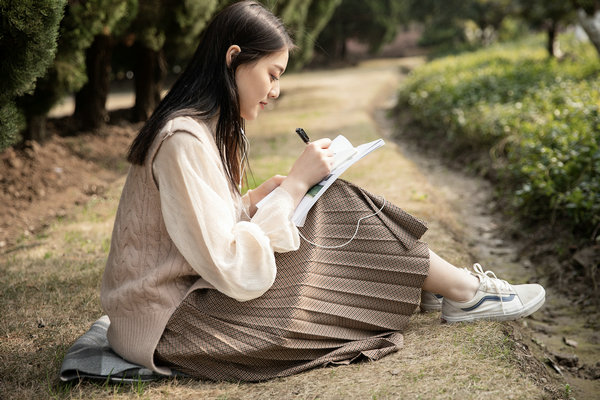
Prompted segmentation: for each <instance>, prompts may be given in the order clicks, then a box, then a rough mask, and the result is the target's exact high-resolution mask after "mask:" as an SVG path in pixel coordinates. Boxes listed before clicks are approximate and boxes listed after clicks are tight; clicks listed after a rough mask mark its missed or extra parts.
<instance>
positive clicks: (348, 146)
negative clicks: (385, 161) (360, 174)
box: [256, 135, 385, 227]
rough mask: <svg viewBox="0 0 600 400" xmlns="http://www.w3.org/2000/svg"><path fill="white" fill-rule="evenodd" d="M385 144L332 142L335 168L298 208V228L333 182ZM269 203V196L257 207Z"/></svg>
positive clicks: (302, 224)
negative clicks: (358, 144) (356, 144)
mask: <svg viewBox="0 0 600 400" xmlns="http://www.w3.org/2000/svg"><path fill="white" fill-rule="evenodd" d="M384 144H385V142H384V141H383V139H377V140H374V141H372V142H368V143H364V144H361V145H360V146H357V147H354V146H353V145H352V143H350V141H349V140H348V139H346V138H345V137H344V136H342V135H339V136H337V137H336V138H335V139H333V141H332V142H331V146H330V149H331V150H332V151H333V157H334V162H333V167H332V169H331V173H330V174H329V175H327V176H326V177H325V178H324V179H323V180H322V181H321V182H319V183H318V184H316V185H315V186H313V187H312V188H310V190H309V191H308V192H307V193H306V195H305V196H304V198H303V199H302V200H301V201H300V204H298V207H296V210H295V211H294V216H293V218H292V221H293V222H294V224H295V225H296V226H299V227H302V226H304V222H305V221H306V215H307V214H308V212H309V211H310V209H311V208H312V206H313V205H314V204H315V203H316V201H317V200H318V199H319V197H321V196H322V195H323V193H325V191H326V190H327V189H328V188H329V186H331V184H332V183H333V182H335V180H336V179H337V178H338V177H339V176H340V175H341V174H342V173H343V172H344V171H346V170H347V169H348V168H349V167H350V166H351V165H352V164H354V163H355V162H357V161H358V160H360V159H361V158H363V157H364V156H366V155H367V154H369V153H370V152H372V151H373V150H375V149H377V148H379V147H381V146H383V145H384ZM267 201H269V196H266V197H265V198H264V199H262V200H261V201H259V202H258V204H257V205H256V206H257V207H259V208H260V207H261V206H262V205H263V204H265V202H267Z"/></svg>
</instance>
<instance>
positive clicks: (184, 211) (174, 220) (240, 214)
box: [152, 124, 300, 301]
mask: <svg viewBox="0 0 600 400" xmlns="http://www.w3.org/2000/svg"><path fill="white" fill-rule="evenodd" d="M197 126H198V131H197V132H194V134H190V133H189V132H186V131H175V132H170V133H169V134H167V136H166V137H165V139H164V140H163V143H162V145H161V147H160V149H159V150H158V152H157V155H156V157H155V159H154V162H153V164H152V169H153V173H154V177H155V179H156V182H157V184H158V187H159V192H160V201H161V210H162V215H163V218H164V222H165V226H166V228H167V232H168V233H169V235H170V236H171V239H172V240H173V243H175V245H176V246H177V248H178V250H179V251H180V252H181V254H182V255H183V257H184V258H185V259H186V261H187V262H188V263H189V264H190V266H191V267H192V268H193V269H194V270H195V271H196V272H198V274H199V275H200V276H201V277H202V278H203V279H204V280H205V281H207V282H208V283H209V284H211V285H212V286H213V287H215V288H216V289H217V290H219V291H220V292H222V293H224V294H226V295H227V296H230V297H233V298H235V299H237V300H239V301H246V300H251V299H254V298H256V297H259V296H261V295H262V294H263V293H264V292H266V291H267V290H268V289H269V288H270V287H271V285H272V284H273V281H274V280H275V275H276V273H277V267H276V265H275V256H274V252H275V251H276V252H286V251H291V250H297V249H298V247H299V246H300V241H299V237H298V230H297V228H296V227H295V226H294V224H293V223H292V222H291V217H292V214H293V212H294V201H293V199H292V197H291V196H290V194H289V193H288V192H287V191H286V190H285V189H283V188H281V187H278V188H277V189H275V190H274V193H273V197H272V198H271V199H270V200H269V201H268V202H267V204H265V205H263V206H262V207H261V208H259V209H258V211H257V212H256V213H255V215H254V216H252V219H251V220H248V217H246V215H247V211H246V210H245V209H244V208H247V205H248V203H249V198H248V194H246V195H245V196H244V198H241V197H240V196H239V195H237V194H234V193H232V192H231V190H230V186H229V184H228V179H227V177H226V175H225V172H224V168H223V165H222V163H221V159H220V157H219V154H218V150H217V147H216V144H215V141H214V139H213V135H212V133H211V132H210V130H209V128H208V127H207V126H206V125H204V124H197ZM244 204H245V205H246V206H245V205H244Z"/></svg>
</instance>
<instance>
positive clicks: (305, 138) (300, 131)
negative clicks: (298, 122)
mask: <svg viewBox="0 0 600 400" xmlns="http://www.w3.org/2000/svg"><path fill="white" fill-rule="evenodd" d="M296 133H297V134H298V136H300V139H302V141H303V142H304V143H306V144H308V142H310V139H309V138H308V135H307V134H306V132H304V129H302V128H296Z"/></svg>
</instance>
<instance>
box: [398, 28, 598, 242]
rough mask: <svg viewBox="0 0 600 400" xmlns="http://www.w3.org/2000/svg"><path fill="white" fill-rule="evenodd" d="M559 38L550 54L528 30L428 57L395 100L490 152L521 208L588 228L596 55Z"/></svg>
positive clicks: (421, 119) (594, 199)
mask: <svg viewBox="0 0 600 400" xmlns="http://www.w3.org/2000/svg"><path fill="white" fill-rule="evenodd" d="M561 40H562V44H563V47H565V48H566V49H567V52H566V54H565V56H564V57H563V58H562V59H560V60H557V59H551V58H549V57H548V55H547V52H546V50H545V49H544V43H543V41H542V40H541V38H539V37H533V38H528V39H526V40H524V41H522V42H520V43H512V44H504V45H497V46H495V47H491V48H487V49H482V50H479V51H476V52H473V53H467V54H461V55H459V56H449V57H445V58H441V59H438V60H435V61H432V62H430V63H428V64H426V65H424V66H423V67H421V68H419V69H417V70H415V71H414V72H413V73H412V74H411V75H410V76H409V78H408V79H407V80H406V81H405V83H404V84H403V85H402V87H401V89H400V93H399V101H398V107H400V108H406V109H407V110H408V111H409V113H410V114H411V116H412V118H413V119H414V120H415V121H416V122H418V123H419V124H420V125H421V126H423V127H424V128H426V129H425V130H426V131H431V132H433V134H437V135H442V136H443V138H444V139H445V140H446V143H449V144H451V147H453V148H456V149H461V150H463V151H464V150H470V151H473V150H474V151H475V152H479V153H481V154H490V155H491V157H488V160H489V166H488V168H490V169H491V170H492V171H493V172H494V173H493V175H494V176H495V177H496V178H497V184H498V187H499V188H500V192H501V193H502V195H503V196H504V197H505V198H508V200H509V203H510V204H511V205H512V206H513V207H514V209H515V210H517V211H519V212H520V213H521V215H522V216H526V217H529V218H532V219H541V220H549V219H551V220H556V219H561V220H562V221H568V223H569V224H570V225H571V228H573V229H574V231H575V232H576V233H578V234H580V235H585V236H589V235H590V234H592V233H593V232H596V233H597V232H598V227H600V79H599V78H600V62H599V57H598V54H597V53H596V52H595V50H594V49H593V47H592V46H591V45H590V44H587V43H579V42H577V41H575V40H574V39H573V38H572V37H571V38H569V37H561ZM565 45H566V46H565Z"/></svg>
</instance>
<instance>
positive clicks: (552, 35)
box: [546, 20, 557, 57]
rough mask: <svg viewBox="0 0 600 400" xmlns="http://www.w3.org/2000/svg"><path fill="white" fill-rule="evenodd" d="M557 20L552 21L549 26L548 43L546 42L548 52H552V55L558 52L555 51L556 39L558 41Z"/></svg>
mask: <svg viewBox="0 0 600 400" xmlns="http://www.w3.org/2000/svg"><path fill="white" fill-rule="evenodd" d="M556 25H557V24H556V21H554V20H553V21H551V22H550V25H549V26H548V43H547V44H546V49H547V50H548V54H550V57H555V56H556V54H555V52H554V50H555V48H556V47H555V43H554V42H555V41H556Z"/></svg>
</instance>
